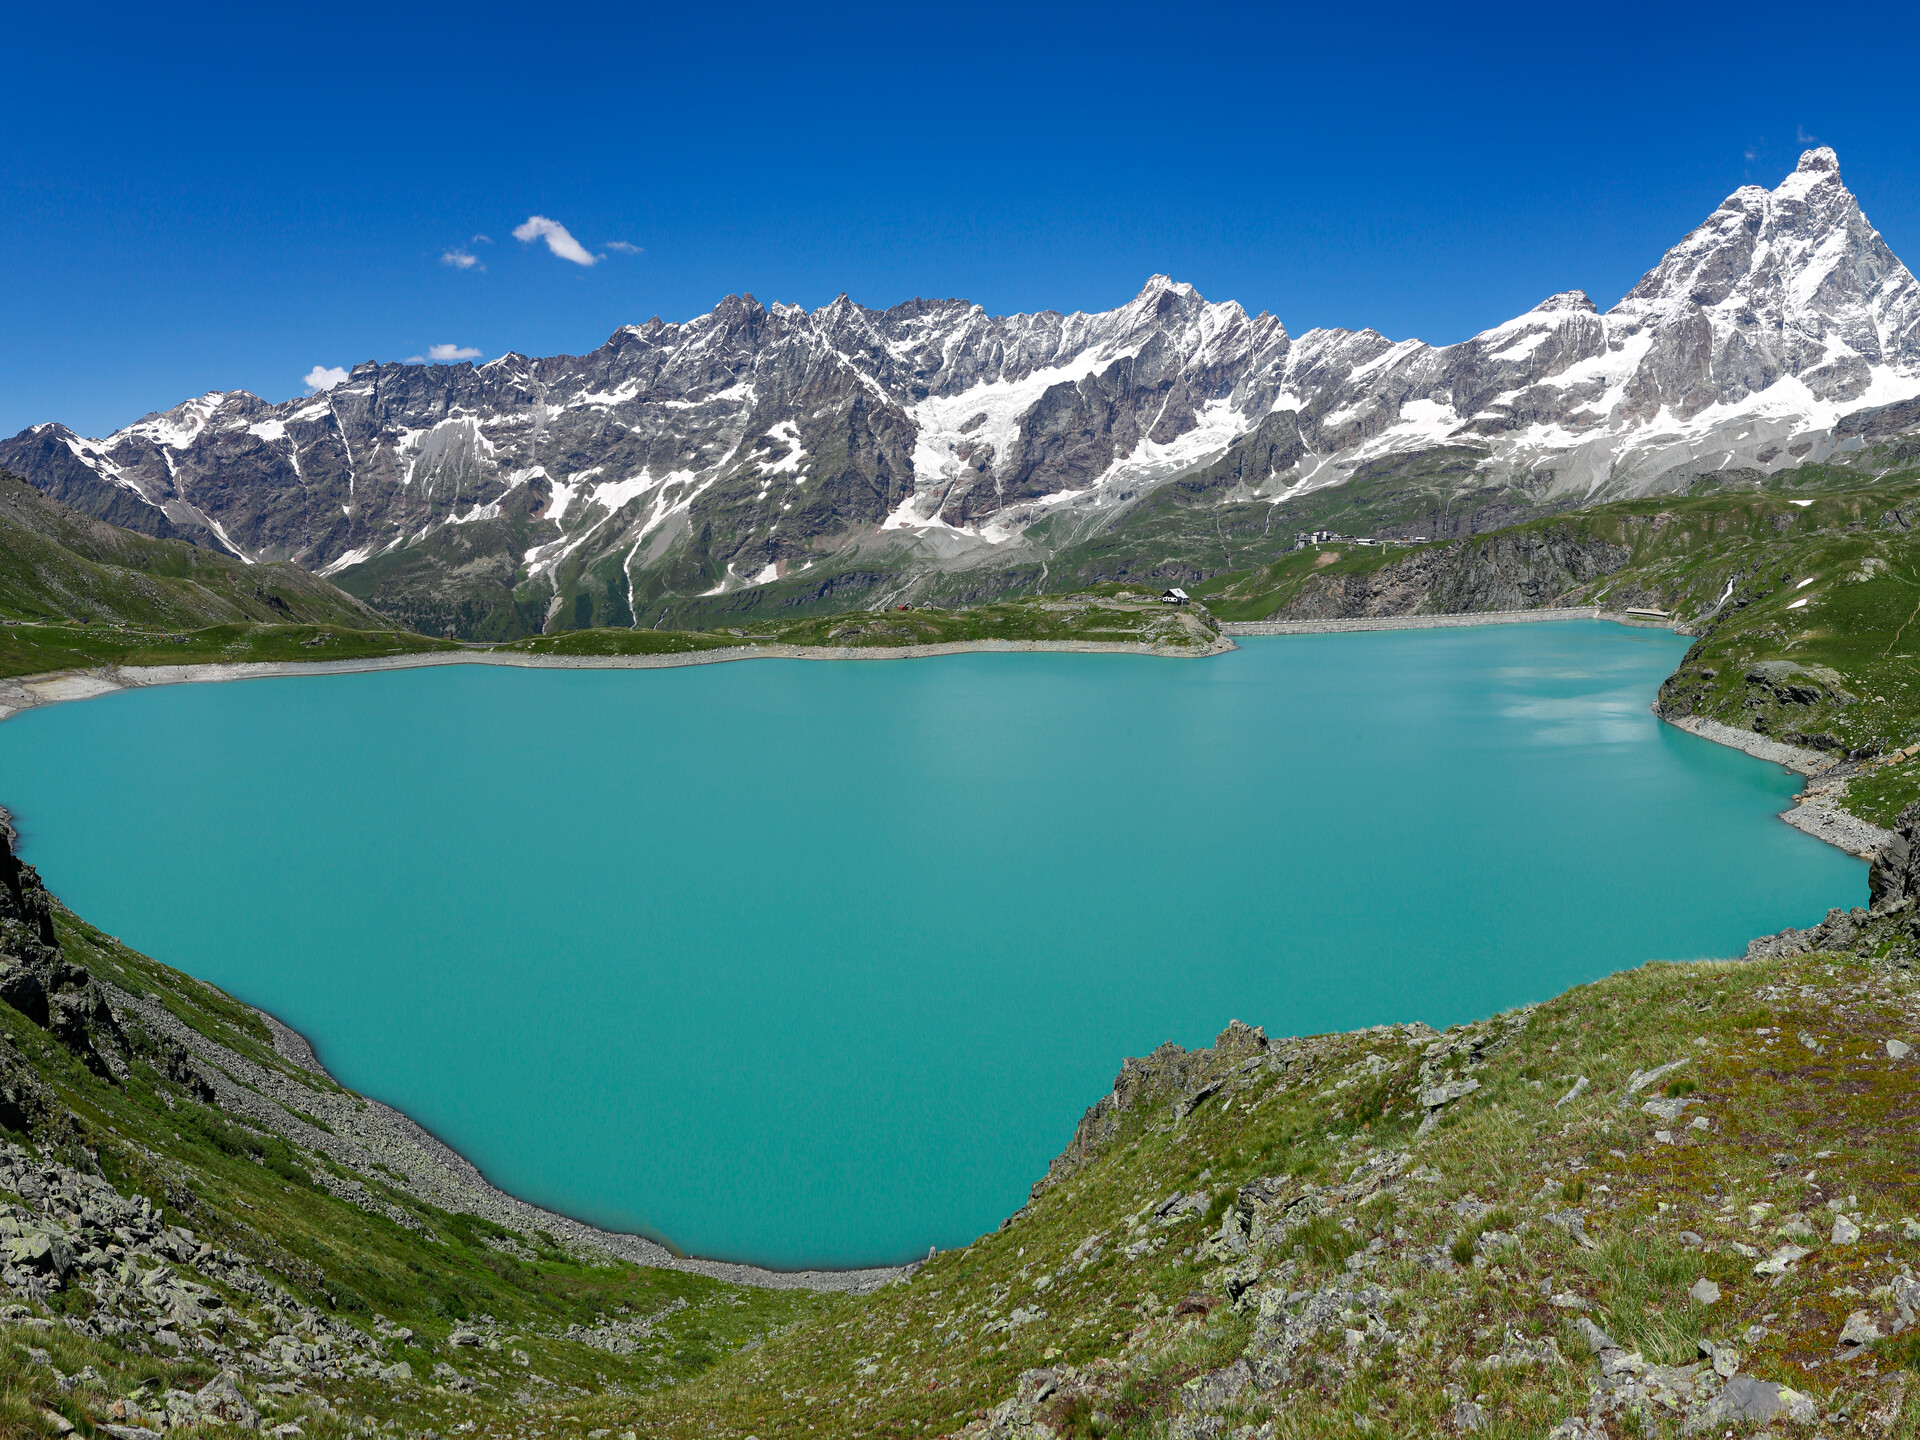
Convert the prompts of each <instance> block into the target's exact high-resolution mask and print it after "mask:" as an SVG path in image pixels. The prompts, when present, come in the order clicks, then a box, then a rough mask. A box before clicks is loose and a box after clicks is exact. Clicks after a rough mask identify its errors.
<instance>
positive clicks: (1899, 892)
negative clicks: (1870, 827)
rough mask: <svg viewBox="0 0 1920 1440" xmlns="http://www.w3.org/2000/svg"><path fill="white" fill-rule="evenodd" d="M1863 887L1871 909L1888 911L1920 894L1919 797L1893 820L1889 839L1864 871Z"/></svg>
mask: <svg viewBox="0 0 1920 1440" xmlns="http://www.w3.org/2000/svg"><path fill="white" fill-rule="evenodd" d="M1867 890H1868V893H1869V894H1870V895H1871V896H1872V897H1873V901H1872V908H1873V909H1875V910H1891V909H1893V908H1894V907H1895V906H1897V905H1899V904H1901V903H1903V902H1905V901H1910V900H1912V899H1913V898H1914V897H1915V896H1916V895H1920V800H1916V801H1914V802H1913V804H1911V805H1909V806H1907V808H1906V809H1904V810H1902V811H1901V812H1900V815H1899V818H1897V819H1896V820H1895V821H1894V822H1893V838H1892V839H1891V840H1889V841H1888V842H1887V843H1886V844H1885V845H1884V846H1882V847H1881V850H1880V853H1879V854H1878V855H1876V856H1875V857H1874V860H1873V868H1872V869H1870V870H1869V871H1868V872H1867Z"/></svg>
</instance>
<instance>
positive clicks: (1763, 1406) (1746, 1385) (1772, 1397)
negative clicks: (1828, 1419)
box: [1706, 1375, 1819, 1425]
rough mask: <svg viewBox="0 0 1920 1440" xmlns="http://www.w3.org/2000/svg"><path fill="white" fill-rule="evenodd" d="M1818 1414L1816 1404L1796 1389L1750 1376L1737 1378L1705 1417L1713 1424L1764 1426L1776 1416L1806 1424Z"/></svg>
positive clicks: (1721, 1394) (1729, 1384) (1731, 1381)
mask: <svg viewBox="0 0 1920 1440" xmlns="http://www.w3.org/2000/svg"><path fill="white" fill-rule="evenodd" d="M1818 1413H1819V1410H1818V1407H1816V1406H1815V1405H1814V1403H1813V1401H1811V1400H1809V1399H1808V1398H1807V1397H1806V1396H1805V1395H1802V1394H1801V1393H1800V1392H1799V1391H1797V1390H1791V1389H1788V1388H1787V1387H1786V1386H1784V1385H1776V1384H1774V1383H1773V1382H1772V1381H1770V1380H1756V1379H1754V1377H1753V1376H1751V1375H1735V1376H1734V1377H1733V1378H1732V1379H1731V1380H1729V1381H1727V1383H1726V1385H1725V1386H1724V1387H1723V1388H1722V1389H1721V1391H1720V1393H1719V1394H1718V1395H1717V1396H1715V1397H1714V1400H1713V1403H1712V1404H1711V1405H1709V1406H1708V1407H1707V1412H1706V1418H1707V1422H1708V1423H1709V1424H1712V1425H1727V1424H1733V1423H1737V1422H1739V1421H1743V1420H1744V1421H1749V1422H1751V1423H1753V1424H1756V1425H1764V1424H1766V1422H1767V1421H1769V1420H1771V1419H1773V1418H1774V1416H1776V1415H1784V1416H1785V1417H1786V1418H1787V1419H1789V1420H1794V1421H1806V1420H1812V1419H1814V1418H1815V1417H1816V1416H1817V1415H1818Z"/></svg>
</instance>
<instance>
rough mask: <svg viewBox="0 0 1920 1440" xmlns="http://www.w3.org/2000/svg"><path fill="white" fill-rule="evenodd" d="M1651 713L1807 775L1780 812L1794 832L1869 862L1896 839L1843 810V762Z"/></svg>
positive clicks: (1715, 724) (1713, 723) (1715, 725)
mask: <svg viewBox="0 0 1920 1440" xmlns="http://www.w3.org/2000/svg"><path fill="white" fill-rule="evenodd" d="M1653 713H1654V714H1655V715H1659V716H1660V719H1661V720H1663V721H1664V722H1665V723H1667V724H1668V725H1671V726H1673V727H1674V729H1676V730H1684V731H1686V732H1687V734H1689V735H1696V736H1698V737H1699V738H1700V739H1702V740H1710V741H1712V742H1713V743H1714V744H1715V745H1725V746H1726V747H1727V748H1728V749H1729V750H1738V751H1740V752H1742V753H1743V754H1746V755H1751V756H1752V757H1753V758H1754V759H1756V760H1765V761H1768V762H1769V763H1771V764H1774V765H1781V766H1784V767H1786V768H1787V769H1788V770H1791V771H1793V772H1794V773H1795V774H1796V775H1804V776H1805V777H1806V780H1807V783H1806V785H1805V787H1804V788H1803V789H1802V790H1801V791H1800V794H1799V795H1798V796H1797V797H1795V799H1794V803H1793V808H1792V809H1791V810H1783V811H1781V812H1780V816H1779V818H1780V819H1781V820H1783V821H1785V822H1786V823H1787V824H1789V825H1791V826H1793V828H1794V829H1796V830H1799V831H1801V832H1802V833H1804V834H1807V835H1811V836H1813V838H1814V839H1816V840H1824V841H1826V843H1827V844H1829V845H1832V846H1834V847H1835V848H1836V849H1840V850H1844V851H1846V852H1847V853H1848V854H1849V855H1853V856H1856V857H1857V858H1859V859H1861V860H1869V861H1870V860H1872V859H1873V857H1874V855H1875V854H1876V853H1877V852H1878V851H1879V849H1880V847H1881V846H1883V845H1885V844H1886V843H1887V841H1889V840H1891V839H1892V838H1893V832H1892V831H1891V830H1882V829H1881V828H1880V827H1879V826H1877V825H1870V824H1868V823H1867V822H1866V821H1865V820H1862V819H1860V817H1859V816H1857V815H1850V814H1848V813H1847V812H1846V811H1845V810H1842V809H1841V808H1840V804H1839V802H1840V798H1841V796H1843V795H1845V794H1846V790H1847V781H1846V777H1845V776H1844V775H1834V773H1833V772H1834V771H1836V770H1839V769H1841V768H1842V767H1843V765H1844V764H1845V762H1844V761H1841V760H1835V759H1834V758H1833V757H1832V756H1831V755H1827V754H1823V753H1822V752H1821V751H1818V750H1808V749H1804V748H1803V747H1801V746H1798V745H1788V744H1786V743H1785V742H1783V741H1780V740H1770V739H1768V738H1767V737H1766V736H1765V735H1758V734H1755V733H1754V732H1753V731H1751V730H1738V729H1735V728H1734V727H1733V726H1731V725H1723V724H1721V723H1720V722H1719V721H1718V720H1708V719H1705V718H1703V717H1701V716H1697V715H1679V716H1667V715H1660V712H1659V710H1658V709H1655V710H1654V712H1653Z"/></svg>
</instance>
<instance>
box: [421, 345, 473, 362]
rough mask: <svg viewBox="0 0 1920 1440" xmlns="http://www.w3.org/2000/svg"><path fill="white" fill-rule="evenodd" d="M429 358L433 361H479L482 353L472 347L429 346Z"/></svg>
mask: <svg viewBox="0 0 1920 1440" xmlns="http://www.w3.org/2000/svg"><path fill="white" fill-rule="evenodd" d="M427 358H428V359H429V360H433V361H436V362H438V361H447V360H478V359H479V358H480V352H479V351H478V350H475V349H474V348H473V347H472V346H471V345H429V346H428V347H427Z"/></svg>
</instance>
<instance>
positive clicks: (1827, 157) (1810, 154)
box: [1793, 145, 1840, 176]
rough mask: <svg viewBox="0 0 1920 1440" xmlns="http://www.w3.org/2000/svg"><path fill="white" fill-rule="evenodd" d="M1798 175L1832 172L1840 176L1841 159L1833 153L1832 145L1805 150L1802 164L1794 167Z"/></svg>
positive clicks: (1801, 159) (1801, 157) (1802, 155)
mask: <svg viewBox="0 0 1920 1440" xmlns="http://www.w3.org/2000/svg"><path fill="white" fill-rule="evenodd" d="M1793 169H1794V173H1795V174H1796V175H1805V174H1808V173H1811V172H1815V171H1831V172H1832V173H1833V174H1834V175H1835V176H1838V175H1839V174H1840V157H1839V156H1838V155H1836V154H1834V153H1833V147H1832V146H1830V145H1821V146H1817V147H1816V148H1814V149H1812V150H1803V151H1802V152H1801V154H1800V163H1799V164H1798V165H1796V166H1794V167H1793Z"/></svg>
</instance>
